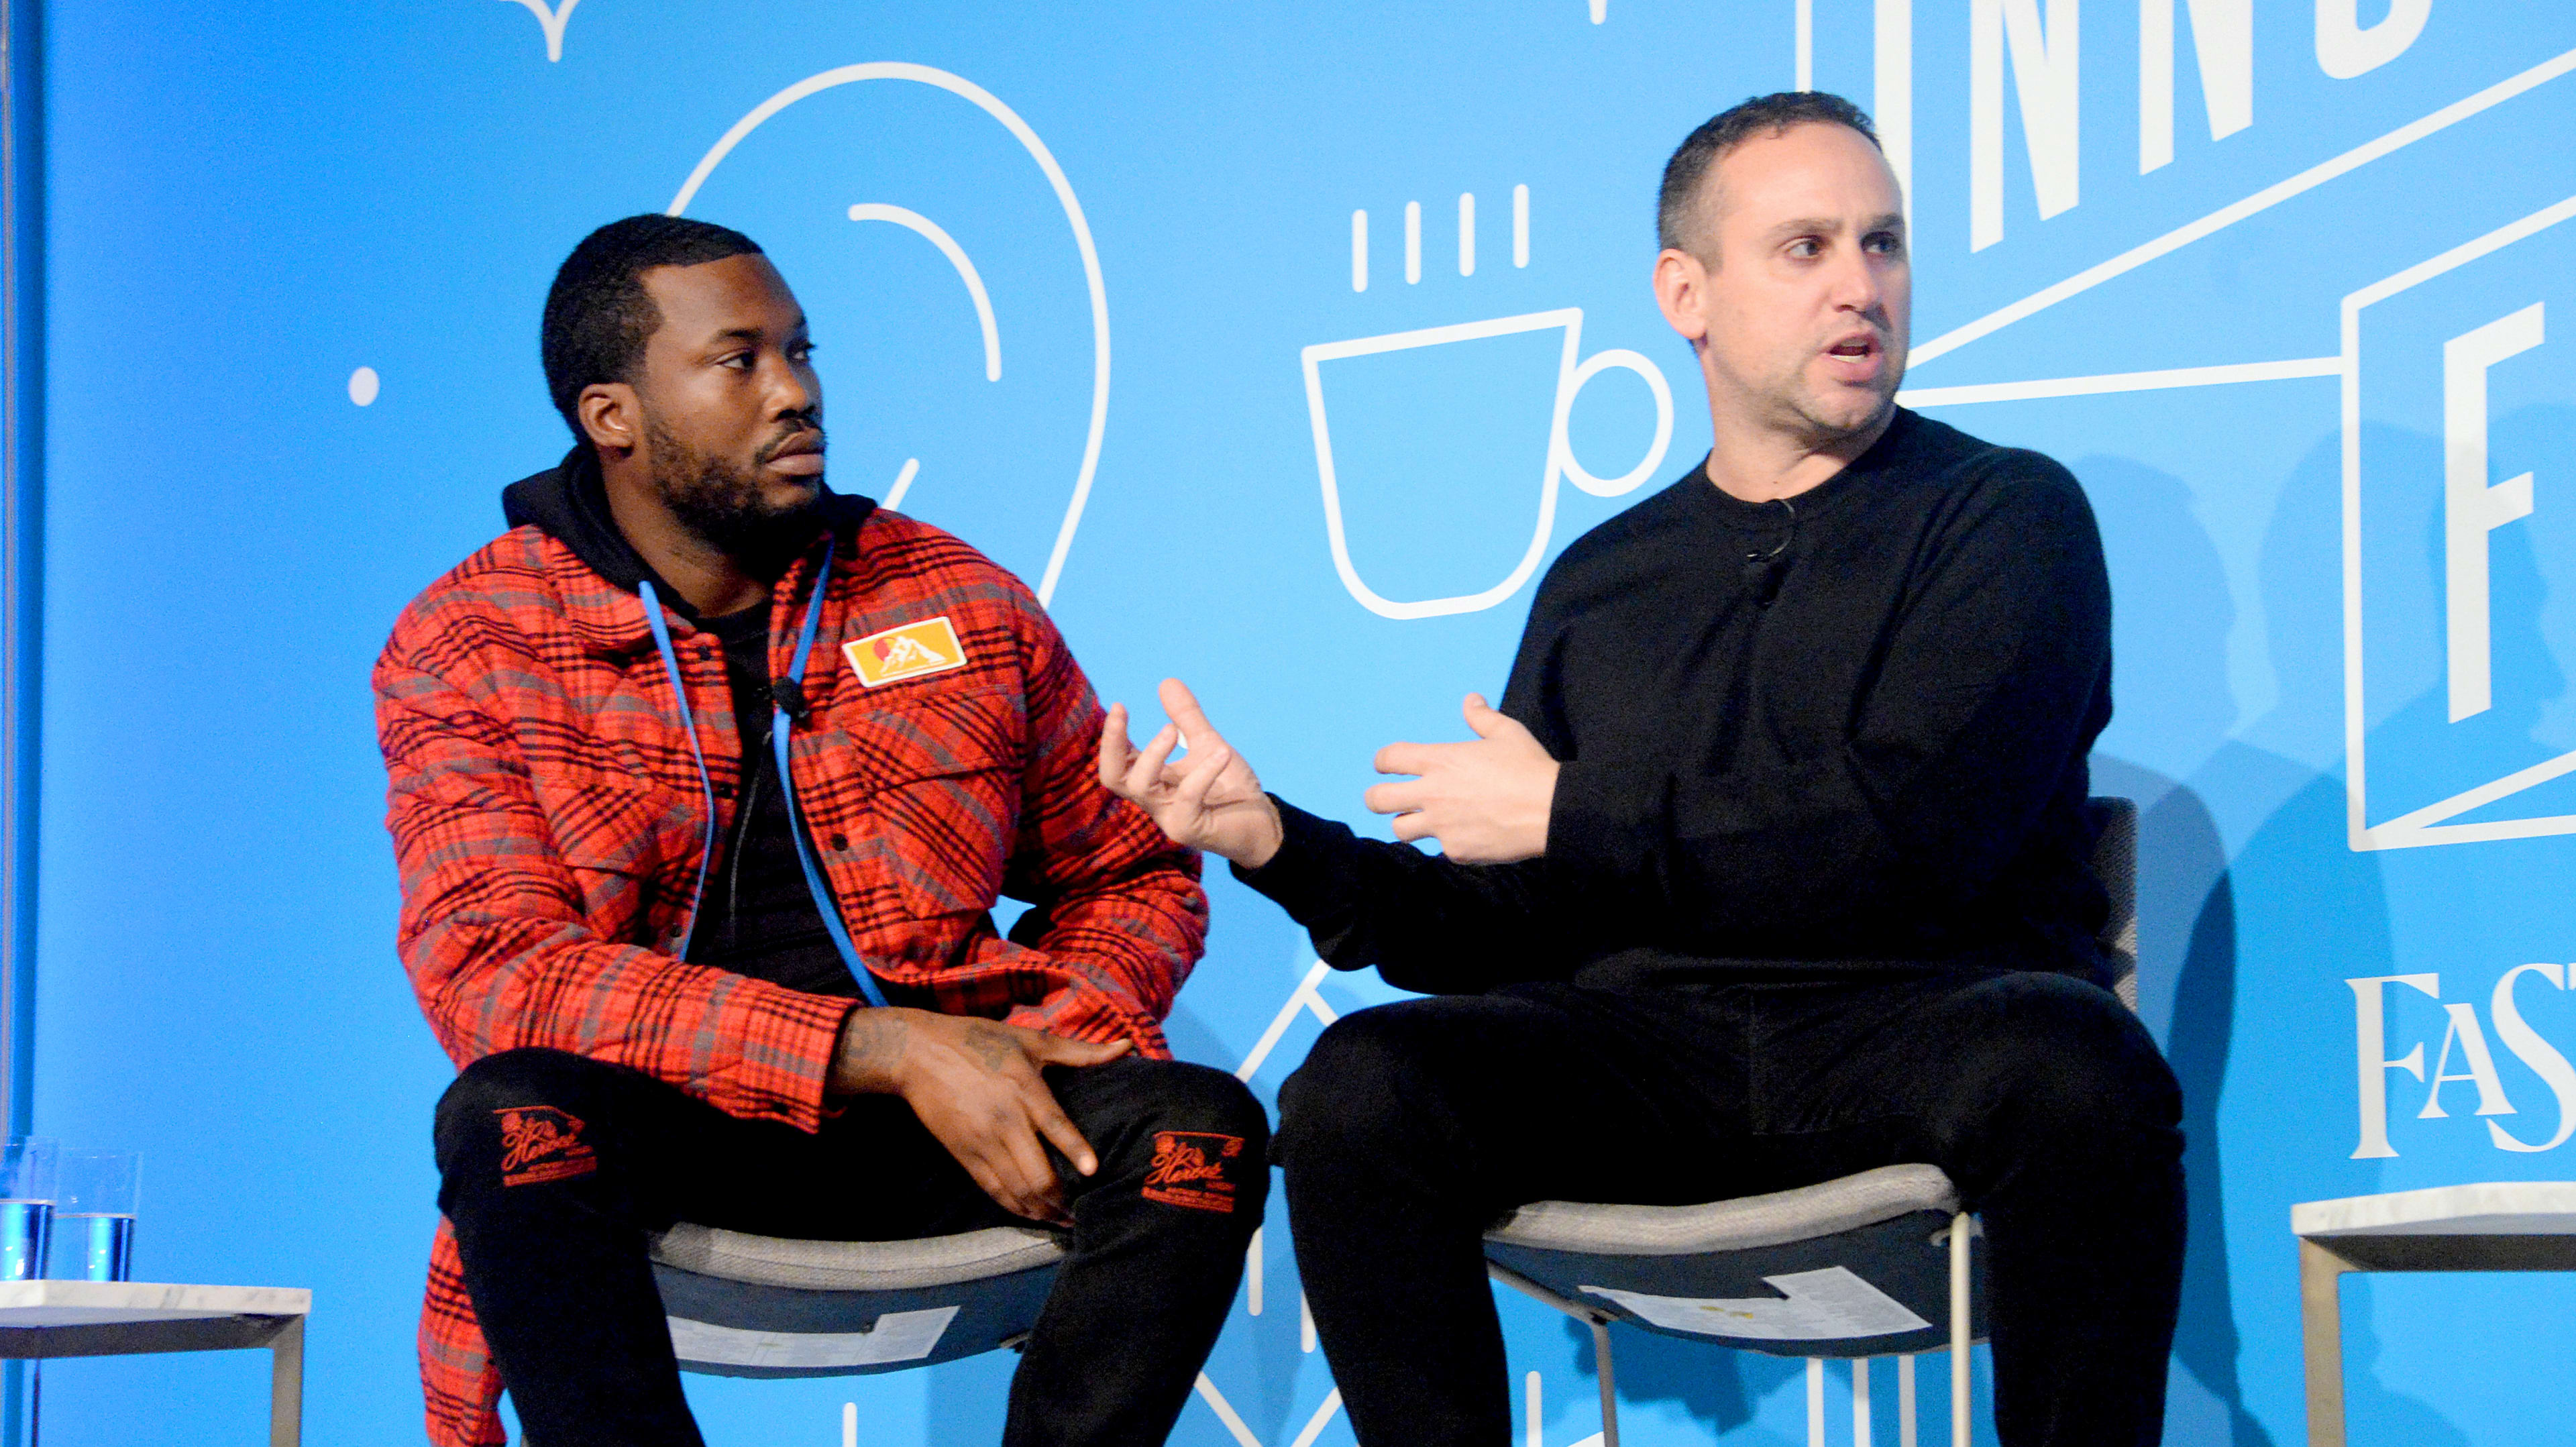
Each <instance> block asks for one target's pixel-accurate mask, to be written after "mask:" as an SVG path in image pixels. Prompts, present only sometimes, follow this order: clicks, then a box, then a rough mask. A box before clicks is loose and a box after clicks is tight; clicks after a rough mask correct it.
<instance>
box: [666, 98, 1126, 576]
mask: <svg viewBox="0 0 2576 1447" xmlns="http://www.w3.org/2000/svg"><path fill="white" fill-rule="evenodd" d="M871 80H903V81H911V82H913V83H914V84H916V85H927V86H932V87H935V88H937V89H940V90H944V91H947V92H948V93H949V94H951V95H954V96H957V97H959V98H961V99H963V100H966V101H969V102H972V103H973V104H974V105H975V106H976V107H977V108H979V109H981V110H982V111H983V112H984V113H985V114H986V115H989V116H991V117H992V118H993V119H994V120H996V121H999V122H1001V124H1002V127H1003V129H1005V130H1007V131H1009V132H1010V133H1011V136H1012V138H1013V139H1014V140H1017V141H1018V142H1019V143H1020V146H1021V148H1022V149H1024V150H1026V151H1027V152H1028V153H1029V158H1030V159H1031V160H1034V161H1036V162H1037V164H1038V169H1039V170H1040V171H1042V172H1044V173H1045V175H1046V179H1047V184H1048V185H1049V186H1051V187H1053V188H1054V190H1055V198H1056V202H1057V204H1059V205H1060V206H1062V207H1063V208H1064V218H1065V221H1066V223H1067V224H1068V225H1069V226H1071V227H1072V229H1073V244H1074V248H1075V249H1076V250H1077V251H1079V252H1080V253H1081V256H1082V277H1083V282H1084V284H1085V286H1086V287H1088V289H1089V291H1090V294H1091V353H1092V382H1091V425H1090V429H1089V431H1088V433H1087V434H1086V436H1085V437H1084V439H1083V445H1082V464H1081V466H1080V467H1079V468H1078V469H1077V470H1076V471H1075V473H1074V481H1073V499H1072V501H1071V502H1070V503H1069V504H1068V505H1067V506H1066V508H1065V511H1064V521H1063V523H1062V524H1061V525H1060V526H1059V527H1058V528H1057V529H1056V537H1055V547H1054V549H1053V550H1052V551H1051V552H1049V554H1048V555H1047V565H1046V572H1045V573H1044V574H1043V575H1042V576H1041V578H1040V579H1039V582H1038V590H1037V591H1038V603H1039V604H1040V606H1044V605H1046V604H1047V603H1048V602H1050V601H1051V600H1052V599H1053V598H1054V597H1055V585H1056V583H1057V581H1058V580H1059V579H1060V578H1061V577H1062V576H1063V574H1064V560H1065V557H1066V555H1067V554H1068V553H1070V552H1071V551H1072V550H1073V535H1074V533H1075V531H1076V530H1078V529H1079V528H1080V527H1081V526H1082V510H1083V506H1084V505H1085V504H1086V503H1088V502H1089V501H1090V500H1091V480H1092V477H1093V476H1094V475H1095V474H1096V473H1097V472H1098V471H1099V468H1100V444H1101V439H1102V437H1103V436H1104V435H1105V434H1106V432H1107V430H1108V426H1109V289H1108V287H1107V285H1106V284H1105V283H1103V282H1102V280H1101V275H1100V252H1099V248H1098V247H1096V246H1094V245H1093V243H1092V239H1091V223H1090V222H1088V221H1087V220H1085V219H1084V218H1083V214H1082V202H1081V200H1080V199H1079V198H1077V197H1076V196H1075V195H1074V194H1073V183H1072V182H1071V181H1070V180H1068V179H1067V178H1066V177H1065V174H1064V168H1063V167H1062V166H1060V165H1058V164H1057V163H1056V159H1055V153H1054V152H1052V151H1049V150H1048V149H1047V147H1046V142H1044V141H1041V140H1039V139H1038V133H1037V132H1036V131H1035V130H1032V129H1031V128H1030V126H1029V123H1028V122H1027V121H1025V120H1022V119H1021V118H1020V114H1019V112H1017V111H1015V110H1012V109H1011V108H1010V107H1009V106H1007V105H1004V104H1003V103H1002V101H1001V99H1000V98H999V97H997V96H995V95H994V94H993V93H992V92H991V91H988V90H986V89H984V88H983V87H982V86H980V85H977V84H975V83H974V82H973V81H971V80H968V79H966V78H965V77H964V76H961V75H955V74H952V73H950V72H948V71H944V70H940V69H938V68H937V67H935V66H928V65H915V64H913V63H911V62H909V61H899V60H879V61H869V62H867V63H865V64H861V65H844V66H839V67H836V68H834V69H832V70H826V71H822V72H820V73H818V74H815V75H810V76H807V77H806V78H805V79H803V80H800V81H798V82H796V83H795V84H794V85H791V86H789V87H787V88H786V89H785V90H782V91H780V92H778V93H777V94H776V95H773V96H771V97H770V98H769V99H767V100H765V101H762V102H761V103H760V104H759V105H757V106H754V107H752V109H751V111H750V113H749V114H747V115H745V116H744V117H743V118H742V119H741V120H738V121H736V122H734V123H733V127H732V128H731V129H730V130H727V131H726V132H725V133H724V135H723V136H722V137H721V138H720V139H718V140H717V141H716V143H715V145H714V146H713V147H712V148H710V149H709V150H708V151H707V153H706V155H705V156H704V157H702V158H701V159H700V160H699V161H698V164H697V167H696V168H695V169H694V170H692V171H690V172H689V179H688V180H687V181H685V182H683V183H682V184H681V186H680V191H679V194H678V195H676V196H674V197H672V198H671V204H670V206H669V207H668V208H667V214H669V215H672V216H678V215H681V214H683V213H684V212H686V211H687V210H688V209H689V203H690V202H691V201H692V200H694V199H696V197H697V194H698V191H699V188H701V187H703V186H705V185H706V183H707V178H708V177H710V176H712V175H714V174H715V169H716V167H717V166H719V165H721V164H722V163H723V162H724V159H725V157H727V156H729V155H731V154H732V153H733V150H734V148H735V147H736V146H739V145H741V144H742V143H743V141H744V140H745V139H746V138H748V137H749V136H750V135H751V133H752V132H753V131H756V130H758V129H760V127H761V126H762V124H764V123H765V122H767V121H768V120H769V119H770V118H771V117H773V116H775V115H777V114H778V113H779V112H780V111H783V110H785V109H787V108H788V107H789V106H792V105H794V104H796V103H797V102H798V101H801V100H804V99H806V98H807V97H809V96H814V95H819V94H821V93H822V92H824V91H827V90H831V89H833V88H835V87H838V86H844V85H852V84H856V83H858V82H861V81H871ZM850 219H852V220H854V221H871V220H872V221H891V222H894V223H895V224H897V225H900V226H906V227H909V228H911V229H912V230H914V231H916V232H918V233H920V234H921V235H922V236H923V237H924V238H926V239H928V240H929V241H930V243H931V244H932V245H934V246H937V247H938V248H939V249H940V251H941V252H942V253H943V254H945V255H946V256H947V257H948V259H949V262H950V264H952V265H954V266H955V267H956V268H957V274H958V276H959V277H960V278H961V279H962V280H964V281H965V283H966V289H967V294H968V295H969V296H970V297H972V298H973V299H974V301H975V311H976V320H977V321H978V322H980V323H981V324H982V325H983V328H984V375H985V376H986V377H988V378H991V379H994V380H999V379H1000V377H1001V366H1002V360H1001V335H1000V331H999V329H998V328H997V327H996V326H995V325H994V321H993V309H992V300H991V298H990V297H989V296H988V295H987V294H986V293H985V290H984V282H983V278H982V277H981V276H979V275H977V274H976V271H975V267H974V263H973V262H971V261H969V260H968V259H967V257H966V253H965V251H964V250H963V249H962V248H960V247H959V246H958V245H957V242H956V240H955V238H953V237H951V236H949V235H948V233H947V232H946V231H944V230H942V229H941V228H940V227H939V226H938V225H937V224H936V223H934V222H932V221H931V220H930V219H929V218H927V217H925V216H921V215H919V214H917V213H914V212H911V211H907V210H904V209H903V208H902V207H900V206H883V205H875V204H863V205H859V206H853V207H851V208H850ZM916 470H917V463H907V464H906V465H905V468H904V474H903V476H902V477H901V478H900V479H898V481H897V483H896V486H895V489H894V491H893V492H892V493H890V494H889V495H888V498H887V503H888V505H889V506H891V505H892V504H893V502H894V500H895V499H896V498H898V497H900V496H901V495H902V493H903V491H904V490H905V489H906V488H907V487H908V486H909V485H910V483H911V480H912V478H913V476H914V473H915V472H916Z"/></svg>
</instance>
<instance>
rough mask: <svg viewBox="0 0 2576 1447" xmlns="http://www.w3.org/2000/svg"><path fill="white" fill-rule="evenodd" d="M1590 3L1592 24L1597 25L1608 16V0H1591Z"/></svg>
mask: <svg viewBox="0 0 2576 1447" xmlns="http://www.w3.org/2000/svg"><path fill="white" fill-rule="evenodd" d="M1591 3H1592V23H1593V24H1595V25H1598V24H1600V23H1601V22H1602V21H1604V20H1607V19H1609V18H1610V0H1591Z"/></svg>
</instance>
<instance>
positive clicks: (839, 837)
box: [832, 834, 850, 850]
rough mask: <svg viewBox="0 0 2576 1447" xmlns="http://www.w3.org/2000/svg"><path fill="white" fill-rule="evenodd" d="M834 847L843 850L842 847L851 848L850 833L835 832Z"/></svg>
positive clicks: (833, 837)
mask: <svg viewBox="0 0 2576 1447" xmlns="http://www.w3.org/2000/svg"><path fill="white" fill-rule="evenodd" d="M832 847H833V848H834V849H836V850H841V849H847V848H849V847H850V836H849V835H847V834H835V835H833V836H832Z"/></svg>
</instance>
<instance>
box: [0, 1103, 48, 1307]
mask: <svg viewBox="0 0 2576 1447" xmlns="http://www.w3.org/2000/svg"><path fill="white" fill-rule="evenodd" d="M54 1166H55V1160H54V1143H53V1142H52V1141H49V1140H45V1139H43V1138H41V1137H30V1136H11V1137H10V1138H9V1139H8V1141H7V1142H6V1143H5V1144H0V1281H29V1280H33V1279H34V1278H36V1277H39V1276H42V1275H44V1274H45V1242H46V1239H47V1237H48V1236H49V1234H50V1233H51V1231H52V1228H53V1221H54V1184H55V1181H54Z"/></svg>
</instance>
